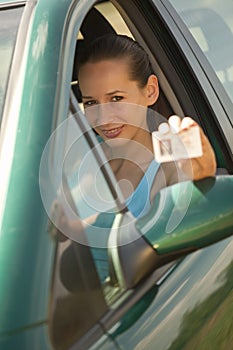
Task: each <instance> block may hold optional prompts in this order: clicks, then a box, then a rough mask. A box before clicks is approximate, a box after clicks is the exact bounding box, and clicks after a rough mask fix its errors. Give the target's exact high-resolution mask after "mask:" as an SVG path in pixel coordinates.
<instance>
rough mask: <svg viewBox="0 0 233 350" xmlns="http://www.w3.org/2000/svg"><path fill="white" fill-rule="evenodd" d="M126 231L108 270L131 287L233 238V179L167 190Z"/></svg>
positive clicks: (209, 180)
mask: <svg viewBox="0 0 233 350" xmlns="http://www.w3.org/2000/svg"><path fill="white" fill-rule="evenodd" d="M122 227H123V228H121V229H120V230H119V231H118V233H117V237H115V238H114V242H115V245H114V246H111V247H109V248H110V249H109V252H110V266H112V267H113V268H114V274H115V278H117V279H118V280H120V283H121V284H122V286H123V287H124V288H132V287H133V286H135V285H136V284H137V283H138V282H140V281H141V280H142V279H143V278H145V277H146V275H148V274H149V273H152V272H153V271H154V270H155V269H156V268H158V267H159V266H162V265H164V264H166V263H168V262H170V261H172V260H175V259H178V258H180V257H182V256H183V255H185V254H188V253H190V252H193V251H195V250H197V249H201V248H204V247H206V246H208V245H210V244H213V243H216V242H218V241H220V240H222V239H224V238H227V237H228V236H230V235H232V234H233V177H232V176H230V175H229V176H218V177H216V178H207V179H204V180H200V181H197V182H192V181H187V182H183V183H178V184H175V185H173V186H170V187H166V188H164V189H163V190H161V191H160V192H159V194H158V195H157V196H156V197H155V200H154V202H153V205H152V207H151V210H150V211H149V213H148V214H147V215H146V216H144V217H143V218H141V219H138V220H137V221H136V222H135V223H134V229H131V230H126V232H124V226H122ZM129 235H130V237H129ZM111 242H113V240H111ZM124 242H125V243H124ZM127 242H132V243H127Z"/></svg>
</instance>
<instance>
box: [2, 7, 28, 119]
mask: <svg viewBox="0 0 233 350" xmlns="http://www.w3.org/2000/svg"><path fill="white" fill-rule="evenodd" d="M22 12H23V7H18V8H12V9H11V8H10V9H2V10H0V62H1V64H0V121H1V115H2V109H3V104H4V98H5V92H6V86H7V80H8V74H9V70H10V65H11V60H12V56H13V51H14V45H15V40H16V35H17V31H18V26H19V22H20V18H21V15H22Z"/></svg>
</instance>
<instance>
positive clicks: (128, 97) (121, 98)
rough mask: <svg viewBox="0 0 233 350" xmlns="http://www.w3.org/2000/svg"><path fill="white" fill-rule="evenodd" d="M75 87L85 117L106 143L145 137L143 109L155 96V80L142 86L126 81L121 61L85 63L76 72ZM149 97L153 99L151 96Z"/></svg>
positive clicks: (138, 139)
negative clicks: (77, 88)
mask: <svg viewBox="0 0 233 350" xmlns="http://www.w3.org/2000/svg"><path fill="white" fill-rule="evenodd" d="M78 79H79V85H80V89H81V93H82V99H83V105H84V108H85V114H86V116H87V118H88V120H89V122H90V124H91V125H92V127H93V128H94V129H95V130H96V132H97V133H98V134H99V135H100V136H101V137H102V138H103V139H104V140H105V141H106V140H112V139H119V138H123V139H130V140H135V141H138V142H141V138H142V137H143V135H144V136H145V130H144V129H147V126H146V109H147V106H148V105H152V104H153V103H154V102H155V101H156V99H157V97H158V85H157V78H156V77H155V76H151V77H149V79H148V83H147V85H146V86H145V87H143V88H140V87H139V86H138V85H139V84H138V82H137V81H132V80H130V77H129V71H128V62H127V61H126V60H125V59H121V60H119V59H116V60H115V59H111V60H103V61H99V62H96V63H86V64H85V65H83V66H82V67H81V68H80V71H79V76H78ZM152 95H153V96H152Z"/></svg>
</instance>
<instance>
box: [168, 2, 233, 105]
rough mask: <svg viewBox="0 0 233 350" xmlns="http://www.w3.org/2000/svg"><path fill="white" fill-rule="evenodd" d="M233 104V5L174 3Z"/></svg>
mask: <svg viewBox="0 0 233 350" xmlns="http://www.w3.org/2000/svg"><path fill="white" fill-rule="evenodd" d="M170 2H171V3H172V5H173V6H174V7H175V9H176V10H177V12H178V13H179V14H180V16H181V17H182V19H183V20H184V22H185V24H186V25H187V27H188V28H189V30H190V32H191V34H192V35H193V37H194V38H195V40H196V41H197V43H198V45H199V46H200V48H201V50H202V51H203V53H204V54H205V56H206V57H207V59H208V60H209V62H210V64H211V65H212V67H213V69H214V71H215V72H216V74H217V76H218V78H219V80H220V81H221V83H222V84H223V86H224V88H225V89H226V91H227V93H228V94H229V96H230V98H231V100H232V101H233V61H232V57H233V21H232V13H233V3H232V1H231V0H226V1H224V2H219V1H215V0H211V1H208V2H207V1H202V0H198V1H195V2H190V1H185V0H170Z"/></svg>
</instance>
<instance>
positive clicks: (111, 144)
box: [78, 34, 216, 217]
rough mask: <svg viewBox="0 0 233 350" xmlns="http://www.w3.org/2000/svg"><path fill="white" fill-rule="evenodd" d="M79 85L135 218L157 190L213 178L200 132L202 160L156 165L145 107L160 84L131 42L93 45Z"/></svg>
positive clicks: (104, 40)
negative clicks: (189, 180) (178, 183)
mask: <svg viewBox="0 0 233 350" xmlns="http://www.w3.org/2000/svg"><path fill="white" fill-rule="evenodd" d="M78 81H79V86H80V90H81V94H82V101H83V105H84V108H85V114H86V116H87V118H88V119H89V121H90V123H91V125H92V127H93V128H94V130H95V131H96V132H97V134H98V135H99V136H100V137H101V138H102V140H103V148H104V150H105V153H106V156H107V157H108V160H109V163H110V166H111V168H112V170H113V172H114V174H115V176H116V179H117V181H118V183H119V186H120V187H121V190H122V191H123V194H124V195H125V198H126V199H127V204H128V208H129V209H130V211H131V212H132V213H133V215H134V216H135V217H139V216H142V215H144V214H145V213H146V212H147V211H148V209H149V207H150V203H151V200H152V199H153V197H154V196H155V194H156V193H157V192H158V191H159V190H160V189H161V188H163V187H165V186H169V185H171V184H174V183H176V182H178V181H184V180H187V179H191V180H199V179H202V178H205V177H208V176H214V174H215V170H216V161H215V155H214V152H213V149H212V148H211V145H210V143H209V141H208V139H207V138H206V136H205V135H204V133H203V131H202V130H201V129H200V135H201V143H202V150H203V155H202V156H201V157H198V158H193V159H189V160H180V161H178V162H167V163H163V164H158V163H157V162H156V161H155V160H154V154H153V145H152V137H151V132H150V131H149V129H148V126H147V122H146V121H147V114H148V113H147V111H148V109H147V108H148V107H150V106H153V105H154V104H155V103H156V101H157V99H158V97H159V87H158V79H157V77H156V76H155V75H154V74H153V71H152V67H151V63H150V60H149V57H148V55H147V53H146V52H145V50H144V49H143V48H142V47H141V46H140V45H139V44H138V43H137V42H135V41H134V40H133V39H131V38H129V37H127V36H123V35H113V34H111V35H106V36H103V37H101V38H98V39H97V40H95V41H94V42H93V43H92V44H91V45H89V46H88V47H87V48H86V50H85V52H84V53H83V55H82V57H81V58H80V61H79V64H78ZM155 118H156V114H155ZM196 125H197V123H196V122H195V121H194V120H193V119H191V118H189V117H186V118H183V119H182V120H181V118H179V117H177V116H172V117H170V118H169V120H168V126H169V127H170V128H171V127H172V128H173V129H175V130H176V132H180V131H183V130H186V129H187V130H188V129H190V128H192V127H193V126H196ZM162 128H164V124H163V125H162V126H160V129H161V130H162Z"/></svg>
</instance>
